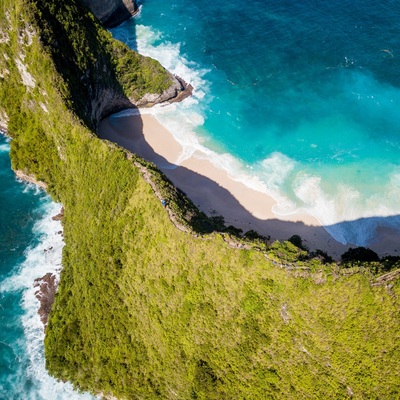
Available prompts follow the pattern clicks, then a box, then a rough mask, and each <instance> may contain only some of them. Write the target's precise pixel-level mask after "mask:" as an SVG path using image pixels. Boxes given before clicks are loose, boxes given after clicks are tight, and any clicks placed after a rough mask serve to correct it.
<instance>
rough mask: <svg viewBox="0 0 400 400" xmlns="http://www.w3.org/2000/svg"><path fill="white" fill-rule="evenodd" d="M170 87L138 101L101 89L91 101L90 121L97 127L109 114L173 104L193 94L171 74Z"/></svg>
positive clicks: (189, 87) (188, 86)
mask: <svg viewBox="0 0 400 400" xmlns="http://www.w3.org/2000/svg"><path fill="white" fill-rule="evenodd" d="M171 80H172V85H171V86H170V87H169V88H168V89H166V90H164V92H162V93H161V94H146V95H144V96H143V97H142V98H141V99H140V100H138V101H135V100H134V99H127V98H126V97H122V95H121V96H118V95H117V94H116V92H115V91H114V90H112V89H103V90H102V93H101V94H98V95H97V96H95V97H94V98H93V99H92V107H91V108H92V115H91V119H92V121H94V123H95V127H97V125H98V123H99V122H100V121H101V120H102V119H104V118H106V117H108V116H109V115H111V114H114V113H116V112H119V111H121V110H123V109H127V108H135V107H142V108H144V107H152V106H154V105H155V104H160V103H173V102H177V101H182V100H183V99H185V98H186V97H189V96H191V95H192V93H193V87H192V85H190V84H187V83H186V82H185V81H184V80H183V79H182V78H179V77H177V76H174V75H172V74H171Z"/></svg>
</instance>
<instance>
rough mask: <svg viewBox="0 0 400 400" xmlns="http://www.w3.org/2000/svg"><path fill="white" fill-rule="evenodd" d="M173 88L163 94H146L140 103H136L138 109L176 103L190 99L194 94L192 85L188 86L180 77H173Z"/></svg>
mask: <svg viewBox="0 0 400 400" xmlns="http://www.w3.org/2000/svg"><path fill="white" fill-rule="evenodd" d="M171 81H172V84H171V86H170V87H169V88H168V89H167V90H164V92H162V93H161V94H146V95H144V96H143V97H142V98H141V99H140V100H139V101H136V104H135V105H136V106H137V107H151V106H153V105H154V104H159V103H165V102H170V103H171V102H176V101H181V100H183V99H185V98H186V97H189V96H190V95H191V94H192V92H193V87H192V85H189V84H187V83H186V82H185V81H184V80H183V79H181V78H179V77H178V76H173V75H171Z"/></svg>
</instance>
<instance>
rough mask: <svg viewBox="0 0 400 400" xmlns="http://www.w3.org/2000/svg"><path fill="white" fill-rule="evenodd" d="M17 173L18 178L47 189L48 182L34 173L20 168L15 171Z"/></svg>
mask: <svg viewBox="0 0 400 400" xmlns="http://www.w3.org/2000/svg"><path fill="white" fill-rule="evenodd" d="M14 172H15V175H16V176H17V178H19V179H21V180H23V181H25V182H29V183H33V184H35V185H37V186H39V187H41V188H42V189H45V190H46V189H47V184H46V183H45V182H42V181H38V180H37V179H36V178H35V177H34V176H32V175H28V174H26V173H25V172H23V171H20V170H16V171H14Z"/></svg>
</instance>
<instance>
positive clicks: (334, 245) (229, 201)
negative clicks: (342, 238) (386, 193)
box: [99, 114, 400, 259]
mask: <svg viewBox="0 0 400 400" xmlns="http://www.w3.org/2000/svg"><path fill="white" fill-rule="evenodd" d="M99 136H100V137H101V138H103V139H107V140H110V141H112V142H115V143H118V144H119V145H121V146H123V147H125V148H126V149H128V150H130V151H132V152H134V153H136V154H137V155H139V156H141V157H143V158H145V159H146V160H149V161H152V162H154V163H155V164H156V165H157V166H158V167H159V168H160V169H161V170H162V171H163V172H164V173H165V175H166V176H167V177H168V178H169V179H170V180H171V181H172V182H173V183H174V184H175V185H176V186H177V187H179V188H180V189H181V190H183V191H184V192H185V193H186V194H187V196H188V197H189V198H190V199H191V200H192V201H193V202H194V203H195V204H196V206H198V208H199V209H200V210H202V211H204V212H205V213H206V214H208V215H212V214H213V213H214V214H217V215H223V216H224V218H225V221H226V225H234V226H236V227H238V228H241V229H243V231H244V232H246V231H248V230H250V229H253V230H256V231H257V232H259V233H261V234H263V235H268V236H271V239H278V240H286V239H288V238H289V237H291V236H292V235H294V234H297V235H300V236H301V237H302V238H303V241H304V244H306V245H307V246H308V247H309V248H310V249H312V250H315V249H321V250H324V251H326V252H328V254H330V255H331V256H333V257H334V258H336V259H339V258H340V255H341V254H343V252H344V251H346V249H347V248H349V247H356V246H355V245H342V244H341V243H339V242H337V241H336V240H335V239H334V238H332V236H331V235H330V234H329V233H328V232H327V231H326V230H325V229H324V228H323V227H322V226H321V224H320V223H319V221H318V220H317V219H316V218H314V217H313V216H311V215H309V214H294V215H290V216H289V217H287V219H285V220H284V219H282V218H281V217H280V218H279V219H278V218H277V216H276V215H275V214H274V213H273V212H272V208H273V206H274V205H275V204H276V201H275V200H274V199H273V198H272V197H270V196H268V195H267V194H265V193H261V192H259V191H256V190H253V189H251V188H249V187H247V186H245V185H244V184H243V183H240V182H237V181H234V180H232V179H231V178H230V177H229V176H228V173H227V172H226V171H225V170H223V169H220V168H218V167H216V166H214V165H213V164H212V163H211V162H210V161H209V160H207V159H206V158H205V157H204V155H203V154H201V152H199V151H196V152H194V153H193V154H192V155H191V156H190V157H189V158H187V159H185V160H184V161H182V162H181V163H180V164H179V165H176V162H177V160H179V157H180V155H181V153H182V150H183V149H182V146H181V145H180V144H179V143H178V142H177V141H176V140H175V138H174V137H173V135H172V134H171V133H170V132H169V131H168V130H167V129H166V128H165V127H164V126H163V125H161V123H160V122H159V121H158V120H157V119H156V117H155V116H153V115H150V114H141V115H131V116H126V117H120V118H116V117H112V116H111V117H109V118H106V119H105V120H103V121H102V122H101V123H100V126H99ZM399 244H400V237H399V236H398V235H395V234H393V232H391V231H390V230H386V229H383V228H382V230H381V232H380V235H379V238H378V241H377V243H376V244H375V245H371V246H370V248H372V249H373V250H374V251H376V252H378V253H379V254H380V255H387V254H393V255H396V254H397V247H399V249H400V245H399Z"/></svg>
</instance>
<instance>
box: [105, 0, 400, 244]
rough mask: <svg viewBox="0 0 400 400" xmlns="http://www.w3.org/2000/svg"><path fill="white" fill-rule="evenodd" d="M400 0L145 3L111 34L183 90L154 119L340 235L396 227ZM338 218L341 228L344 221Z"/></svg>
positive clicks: (281, 203) (284, 211)
mask: <svg viewBox="0 0 400 400" xmlns="http://www.w3.org/2000/svg"><path fill="white" fill-rule="evenodd" d="M399 15H400V3H399V2H398V1H391V0H389V1H385V2H376V1H371V0H362V1H361V0H345V1H321V0H309V1H301V2H300V1H292V0H290V1H285V0H283V1H279V2H278V1H268V0H267V1H248V2H242V1H239V0H231V1H229V2H226V1H221V0H216V1H215V0H214V1H206V2H204V1H203V2H198V1H191V0H171V1H168V2H166V1H156V0H145V1H142V6H141V11H140V13H139V15H138V16H136V17H135V18H133V19H131V20H129V21H127V22H125V23H123V24H122V25H120V26H119V27H117V28H114V29H112V33H113V35H114V36H115V37H116V38H118V39H120V40H122V41H124V42H126V43H127V44H128V45H129V46H131V47H132V48H134V49H136V50H138V51H139V52H140V53H142V54H145V55H149V56H151V57H153V58H156V59H158V60H159V61H160V62H161V63H162V64H163V65H164V66H165V67H166V68H167V69H169V70H170V71H172V72H173V73H175V74H177V75H179V76H181V77H182V78H184V79H185V80H186V81H187V82H188V83H191V84H192V85H193V87H194V89H195V90H194V95H193V96H192V97H191V98H190V99H188V100H186V101H185V102H183V103H181V104H174V105H173V106H170V107H164V108H159V109H158V110H156V111H155V112H156V116H157V118H158V119H159V120H160V122H162V123H163V124H164V125H165V126H167V127H168V128H169V129H170V130H171V132H172V133H173V134H174V135H175V137H176V139H177V140H178V141H179V142H181V143H182V144H183V145H184V148H185V152H184V154H183V155H182V157H181V159H184V158H185V157H187V156H190V154H192V153H193V151H194V150H196V149H199V148H201V149H202V150H203V151H204V152H205V153H206V154H207V155H208V156H209V157H210V159H211V160H213V162H214V163H216V164H218V165H220V166H222V167H223V168H225V169H226V170H227V171H229V173H230V175H231V177H232V178H233V179H236V180H239V181H243V182H245V183H246V184H247V185H249V186H251V187H253V188H255V189H257V190H259V191H264V192H266V193H268V194H270V195H271V196H273V197H274V198H275V199H276V200H277V205H276V207H275V208H274V210H273V211H274V212H275V214H276V215H277V216H280V215H291V214H295V213H297V212H303V211H304V210H306V211H307V212H309V213H310V214H312V215H314V216H315V217H316V218H317V219H318V220H319V221H320V222H321V224H322V225H324V226H325V228H326V229H327V230H328V232H329V233H330V234H331V235H332V236H333V237H335V238H336V239H337V240H338V241H340V242H342V243H347V242H350V243H353V244H357V245H368V244H370V243H372V242H373V239H374V235H375V229H376V228H377V227H379V226H389V227H391V228H392V229H395V230H400V218H399V214H400V202H399V198H400V148H399V145H400V112H399V110H400V41H399V37H400V18H399ZM344 221H346V222H347V223H345V224H341V223H342V222H344Z"/></svg>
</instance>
